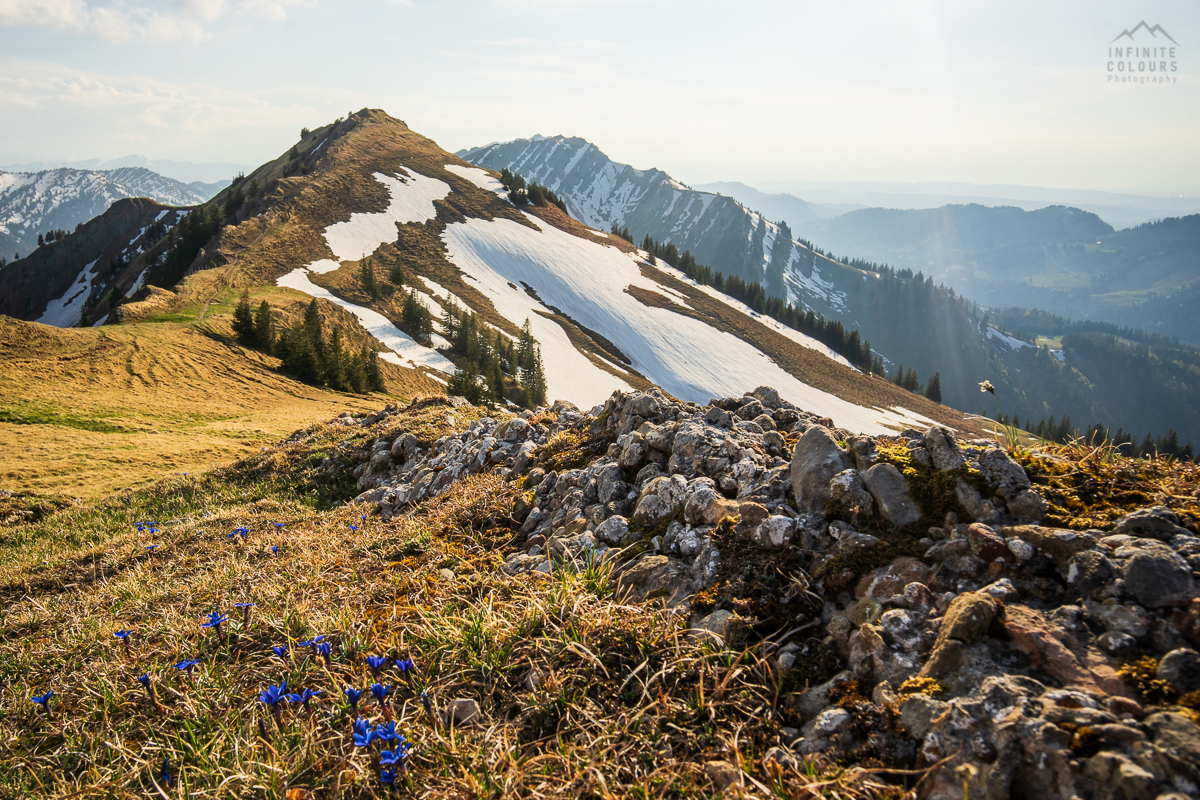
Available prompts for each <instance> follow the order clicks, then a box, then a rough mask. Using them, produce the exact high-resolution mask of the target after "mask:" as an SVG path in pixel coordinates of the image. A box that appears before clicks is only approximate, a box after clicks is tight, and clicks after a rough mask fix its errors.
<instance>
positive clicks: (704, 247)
mask: <svg viewBox="0 0 1200 800" xmlns="http://www.w3.org/2000/svg"><path fill="white" fill-rule="evenodd" d="M458 155H459V156H460V157H461V158H463V159H465V160H467V161H470V162H471V163H473V164H478V165H479V166H481V167H486V168H488V169H495V170H500V169H509V170H511V171H512V172H514V173H517V174H519V175H521V176H522V177H524V178H525V180H527V181H536V182H537V183H541V184H543V185H545V186H547V187H549V188H550V189H551V190H553V191H554V193H555V194H557V195H559V196H560V197H561V198H563V200H565V201H566V204H567V208H568V210H569V211H570V213H571V214H572V215H573V216H575V217H576V218H577V219H580V220H582V221H583V222H586V223H587V224H588V225H591V226H592V227H594V228H598V229H599V230H602V231H607V230H609V229H610V228H611V227H612V226H613V225H616V226H618V227H621V228H629V230H630V231H632V232H633V233H634V235H635V237H637V238H638V239H639V240H640V238H641V237H642V236H644V235H645V234H649V235H650V236H651V237H653V238H654V239H655V241H659V242H670V243H672V244H674V245H675V246H676V247H677V248H678V249H679V250H680V251H681V252H682V251H683V250H690V251H691V252H692V254H693V255H694V256H695V257H696V259H697V260H698V261H699V262H700V263H702V264H708V265H710V266H712V267H713V268H714V269H719V270H721V271H723V272H724V273H726V274H732V275H737V276H738V277H740V278H742V279H743V280H746V281H750V282H755V283H762V284H763V285H764V286H765V287H766V288H767V290H768V291H770V292H771V293H773V294H776V295H778V296H781V297H784V296H786V297H787V298H788V299H789V300H790V301H791V302H793V303H795V304H803V305H804V306H807V307H809V308H813V309H815V310H817V311H821V312H824V313H829V312H831V311H832V312H836V311H840V310H844V306H845V303H844V296H843V294H842V293H841V292H839V291H838V290H837V288H836V287H835V286H834V284H833V283H832V282H830V279H829V278H828V277H827V276H826V277H823V276H822V272H823V271H824V272H826V273H828V272H829V271H830V269H831V268H832V267H833V266H834V265H833V264H832V263H831V262H828V261H827V260H825V259H824V258H823V257H820V256H818V255H817V254H815V253H814V252H813V251H812V250H810V249H808V248H807V247H805V246H804V245H802V244H800V243H798V242H796V241H794V240H793V239H792V237H791V233H790V232H789V231H788V229H787V226H786V225H782V226H781V225H777V224H776V223H774V222H770V221H769V220H766V219H764V218H763V217H762V216H760V215H759V214H756V213H755V212H753V211H750V210H749V209H747V208H746V207H745V206H743V205H741V204H740V203H738V202H737V201H736V200H734V199H733V198H732V197H725V196H723V195H718V194H713V193H711V192H699V191H696V190H694V189H691V188H689V187H687V186H685V185H683V184H682V183H680V182H678V181H676V180H675V179H673V178H672V177H671V176H670V175H667V174H666V173H665V172H662V171H661V170H657V169H649V170H637V169H634V168H633V167H631V166H629V165H627V164H619V163H617V162H615V161H613V160H612V159H610V158H609V157H608V156H606V155H604V153H602V152H601V151H600V150H599V149H598V148H597V147H596V146H595V145H593V144H591V143H590V142H587V141H585V140H583V139H579V138H565V137H562V136H553V137H542V136H535V137H533V138H532V139H517V140H515V141H512V142H505V143H501V144H492V145H488V146H486V147H479V148H476V149H474V150H464V151H460V152H459V153H458Z"/></svg>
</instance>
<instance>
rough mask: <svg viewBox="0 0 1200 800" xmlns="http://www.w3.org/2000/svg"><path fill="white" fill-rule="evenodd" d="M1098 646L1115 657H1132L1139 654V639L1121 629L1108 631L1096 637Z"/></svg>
mask: <svg viewBox="0 0 1200 800" xmlns="http://www.w3.org/2000/svg"><path fill="white" fill-rule="evenodd" d="M1096 646H1097V647H1099V648H1100V649H1101V650H1103V651H1104V652H1106V653H1108V654H1109V655H1111V656H1114V657H1115V658H1130V657H1132V656H1134V655H1136V654H1137V652H1138V643H1137V639H1135V638H1133V637H1132V636H1130V635H1129V634H1128V633H1123V632H1121V631H1107V632H1105V633H1102V634H1100V635H1099V636H1097V637H1096Z"/></svg>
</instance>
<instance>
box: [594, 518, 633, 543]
mask: <svg viewBox="0 0 1200 800" xmlns="http://www.w3.org/2000/svg"><path fill="white" fill-rule="evenodd" d="M596 538H598V539H600V540H601V541H603V542H607V543H608V544H612V545H621V544H624V543H625V542H626V540H628V539H629V538H630V535H629V520H627V519H625V517H622V516H620V515H619V514H618V515H614V516H611V517H609V518H608V519H606V520H604V522H602V523H600V526H599V527H598V528H596Z"/></svg>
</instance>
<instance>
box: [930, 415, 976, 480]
mask: <svg viewBox="0 0 1200 800" xmlns="http://www.w3.org/2000/svg"><path fill="white" fill-rule="evenodd" d="M925 449H926V450H928V451H929V457H930V458H931V459H932V460H933V466H934V467H935V468H937V469H940V470H948V469H960V468H962V467H963V466H964V465H965V464H966V463H967V459H966V458H964V457H963V454H962V450H961V449H960V448H959V446H958V439H956V438H955V436H954V432H953V431H951V430H950V429H948V428H943V427H940V426H937V425H935V426H934V427H932V428H930V429H929V430H927V431H926V432H925Z"/></svg>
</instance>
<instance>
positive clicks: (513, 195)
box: [500, 167, 571, 214]
mask: <svg viewBox="0 0 1200 800" xmlns="http://www.w3.org/2000/svg"><path fill="white" fill-rule="evenodd" d="M500 185H501V186H503V187H504V188H505V189H507V190H508V197H509V199H510V200H512V201H513V204H514V205H518V206H520V205H525V204H526V203H528V204H530V205H533V206H539V207H540V206H546V205H554V206H558V207H559V209H560V210H561V211H562V212H563V213H564V214H570V213H571V212H570V211H567V204H566V201H564V200H563V199H562V198H561V197H559V196H558V195H556V194H555V193H554V192H552V191H551V190H550V189H549V188H548V187H546V186H543V185H542V184H540V183H533V182H530V183H528V184H526V183H525V179H524V178H523V177H521V176H520V175H517V174H516V173H514V172H511V171H509V169H508V167H505V168H504V169H502V170H500Z"/></svg>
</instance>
